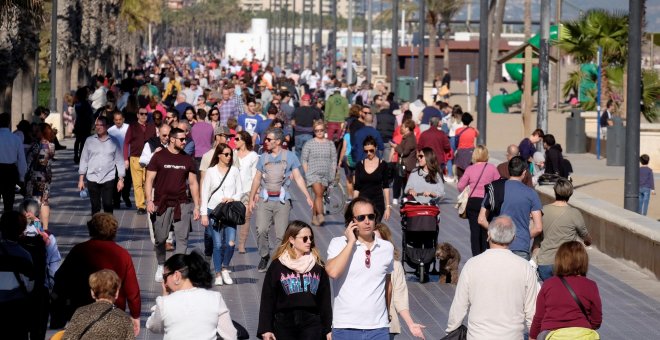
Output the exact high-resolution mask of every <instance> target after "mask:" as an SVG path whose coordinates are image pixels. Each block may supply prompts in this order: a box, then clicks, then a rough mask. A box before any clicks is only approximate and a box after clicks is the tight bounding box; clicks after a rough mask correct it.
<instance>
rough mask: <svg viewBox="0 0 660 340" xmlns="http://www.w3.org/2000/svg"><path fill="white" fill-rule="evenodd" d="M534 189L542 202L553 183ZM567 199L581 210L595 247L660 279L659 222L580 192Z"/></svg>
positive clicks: (549, 199) (550, 197)
mask: <svg viewBox="0 0 660 340" xmlns="http://www.w3.org/2000/svg"><path fill="white" fill-rule="evenodd" d="M536 191H537V192H538V193H539V196H540V197H541V201H542V202H543V204H547V203H550V202H552V201H553V200H554V191H553V189H552V186H538V187H537V188H536ZM569 203H570V204H571V206H573V207H575V208H576V209H578V210H580V211H581V212H582V216H583V217H584V221H585V223H586V225H587V229H588V230H589V233H590V234H591V236H592V237H593V245H594V246H595V247H596V248H598V250H600V251H601V252H603V253H605V254H607V255H609V256H611V257H613V258H618V259H624V260H627V261H630V262H632V263H634V264H636V265H637V266H639V267H640V268H641V269H642V270H643V271H645V272H648V273H649V274H650V275H652V276H654V277H655V278H656V279H660V222H658V221H655V220H653V219H651V218H648V217H646V216H642V215H639V214H637V213H634V212H631V211H628V210H625V209H622V208H619V207H617V206H615V205H613V204H611V203H609V202H605V201H603V200H601V199H598V198H593V197H590V196H587V195H584V194H581V193H579V192H575V194H574V195H573V197H571V200H570V202H569Z"/></svg>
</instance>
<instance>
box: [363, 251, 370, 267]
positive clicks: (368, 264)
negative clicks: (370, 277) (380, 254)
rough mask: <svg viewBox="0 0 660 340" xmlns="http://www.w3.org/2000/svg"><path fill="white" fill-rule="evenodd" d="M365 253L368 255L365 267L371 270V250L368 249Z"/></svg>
mask: <svg viewBox="0 0 660 340" xmlns="http://www.w3.org/2000/svg"><path fill="white" fill-rule="evenodd" d="M364 253H365V254H366V255H367V257H365V259H364V265H365V266H366V267H367V268H371V250H369V249H367V250H366V251H365V252H364Z"/></svg>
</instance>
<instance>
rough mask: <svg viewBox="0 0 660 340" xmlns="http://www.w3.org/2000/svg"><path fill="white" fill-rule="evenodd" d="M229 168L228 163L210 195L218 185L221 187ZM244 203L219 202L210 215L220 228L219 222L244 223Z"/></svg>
mask: <svg viewBox="0 0 660 340" xmlns="http://www.w3.org/2000/svg"><path fill="white" fill-rule="evenodd" d="M230 170H231V164H230V165H229V169H227V172H226V173H225V176H224V177H222V181H221V182H220V185H219V186H218V187H217V188H216V189H215V190H213V192H212V193H211V196H213V194H215V192H216V191H218V189H220V187H222V184H223V183H224V182H225V179H226V178H227V175H229V171H230ZM211 196H209V200H211ZM245 213H246V209H245V205H244V204H243V202H241V201H232V202H226V203H220V204H218V206H216V207H215V209H213V211H212V212H211V217H213V218H214V219H215V220H216V221H218V223H217V227H218V228H220V226H221V224H229V225H241V224H244V223H245Z"/></svg>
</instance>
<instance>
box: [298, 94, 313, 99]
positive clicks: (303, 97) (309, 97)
mask: <svg viewBox="0 0 660 340" xmlns="http://www.w3.org/2000/svg"><path fill="white" fill-rule="evenodd" d="M300 100H312V97H311V96H310V95H308V94H304V95H303V96H302V98H300Z"/></svg>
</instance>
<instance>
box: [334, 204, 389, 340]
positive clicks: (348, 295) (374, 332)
mask: <svg viewBox="0 0 660 340" xmlns="http://www.w3.org/2000/svg"><path fill="white" fill-rule="evenodd" d="M344 218H345V223H346V230H345V231H344V236H340V237H335V238H333V239H332V240H331V241H330V245H329V246H328V262H327V264H326V266H325V271H326V272H327V273H328V276H330V278H332V279H333V280H332V293H333V298H334V303H333V306H334V307H333V309H332V314H333V315H332V338H333V340H344V339H346V340H350V339H358V338H360V339H374V340H381V339H382V340H388V339H389V338H390V335H389V324H390V321H389V313H388V306H389V305H390V300H391V297H392V285H391V284H390V274H391V273H392V269H393V264H394V262H393V261H394V258H393V255H394V246H393V245H392V243H390V242H388V241H385V240H382V239H379V238H376V237H375V234H374V229H375V227H376V213H375V210H374V205H373V203H372V202H371V201H370V200H369V199H366V198H361V197H358V198H355V199H354V200H353V201H351V203H350V204H349V205H348V207H347V208H346V213H345V214H344Z"/></svg>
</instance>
